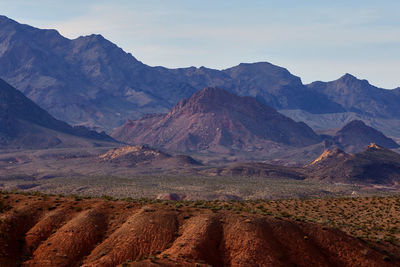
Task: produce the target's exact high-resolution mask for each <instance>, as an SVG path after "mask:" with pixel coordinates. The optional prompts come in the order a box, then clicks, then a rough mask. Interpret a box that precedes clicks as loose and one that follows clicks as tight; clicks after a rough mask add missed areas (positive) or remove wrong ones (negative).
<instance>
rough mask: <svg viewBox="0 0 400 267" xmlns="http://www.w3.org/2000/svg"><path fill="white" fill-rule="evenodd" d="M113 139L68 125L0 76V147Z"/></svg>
mask: <svg viewBox="0 0 400 267" xmlns="http://www.w3.org/2000/svg"><path fill="white" fill-rule="evenodd" d="M101 142H114V140H113V139H112V138H111V137H109V136H108V135H106V134H105V133H97V132H94V131H90V130H88V129H86V128H85V127H71V126H70V125H68V124H67V123H65V122H62V121H59V120H57V119H55V118H54V117H52V116H51V115H50V114H49V113H47V112H46V111H45V110H43V109H42V108H40V107H39V106H38V105H36V104H35V103H34V102H32V101H31V100H30V99H28V98H27V97H25V96H24V95H23V94H22V93H21V92H19V91H18V90H16V89H15V88H13V87H12V86H10V85H9V84H7V83H6V82H5V81H3V80H1V79H0V147H12V148H19V147H23V148H48V147H66V146H87V145H90V146H93V145H100V143H101Z"/></svg>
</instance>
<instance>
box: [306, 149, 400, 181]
mask: <svg viewBox="0 0 400 267" xmlns="http://www.w3.org/2000/svg"><path fill="white" fill-rule="evenodd" d="M306 170H307V171H308V172H309V175H310V177H313V178H314V179H320V180H331V181H335V182H345V183H373V184H392V185H393V184H394V185H398V184H399V183H400V176H399V174H400V155H399V154H398V153H396V152H393V151H391V150H389V149H386V148H383V147H381V146H378V145H376V144H370V145H369V146H368V147H367V148H366V149H365V150H364V151H362V152H360V153H357V154H354V155H349V154H346V153H345V152H343V151H340V150H338V149H334V150H327V151H325V152H324V153H323V154H322V155H321V156H320V157H319V158H318V159H316V160H315V161H314V162H312V163H311V164H309V165H308V166H306Z"/></svg>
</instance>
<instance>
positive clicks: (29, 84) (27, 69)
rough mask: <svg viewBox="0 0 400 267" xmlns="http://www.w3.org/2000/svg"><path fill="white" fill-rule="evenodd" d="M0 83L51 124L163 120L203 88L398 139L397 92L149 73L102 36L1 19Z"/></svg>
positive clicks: (313, 121) (267, 73)
mask: <svg viewBox="0 0 400 267" xmlns="http://www.w3.org/2000/svg"><path fill="white" fill-rule="evenodd" d="M0 77H1V78H3V79H4V80H5V81H7V82H8V83H10V84H11V85H13V86H14V87H15V88H18V89H19V90H21V91H22V92H23V93H24V94H25V95H26V96H27V97H29V98H30V99H32V100H33V101H34V102H36V103H37V104H38V105H39V106H41V107H42V108H44V109H45V110H47V111H48V112H49V113H50V114H52V115H53V116H54V117H56V118H57V119H61V120H64V121H66V122H68V123H70V124H72V125H86V126H89V127H92V128H97V129H102V130H107V131H111V130H112V129H113V128H115V127H118V126H120V125H122V124H123V123H124V122H125V121H126V120H127V119H137V118H140V117H142V116H143V115H146V114H152V113H166V112H168V110H169V109H170V108H172V107H173V106H174V105H176V103H178V102H179V101H181V100H182V99H184V98H188V97H190V96H191V95H192V94H193V93H195V92H197V91H199V90H201V89H202V88H204V87H219V88H222V89H225V90H228V91H230V92H233V93H235V94H237V95H240V96H252V97H255V98H257V99H258V100H259V101H260V102H262V103H264V104H266V105H268V106H271V107H272V108H274V109H276V110H278V111H279V112H281V113H283V114H285V115H286V116H289V117H291V118H292V119H294V120H296V121H304V122H305V123H307V124H309V125H310V126H311V127H312V128H314V129H317V130H319V129H329V128H340V127H342V126H343V125H344V124H346V123H347V122H350V121H351V120H354V119H361V120H363V121H365V122H366V123H367V124H368V125H370V126H373V127H375V128H377V129H379V130H380V131H383V132H384V133H385V134H388V135H391V136H397V137H399V136H400V111H399V110H400V109H399V105H398V103H400V93H399V91H400V89H396V90H386V89H381V88H377V87H375V86H372V85H370V84H369V83H368V82H367V81H365V80H359V79H357V78H355V77H354V76H351V75H349V74H346V75H344V76H343V77H341V78H340V79H338V80H336V81H332V82H314V83H311V84H309V85H305V84H303V83H302V82H301V79H300V78H299V77H297V76H295V75H293V74H291V73H290V72H289V71H287V70H286V69H284V68H281V67H278V66H275V65H272V64H270V63H267V62H260V63H253V64H239V65H238V66H235V67H232V68H228V69H225V70H215V69H209V68H205V67H200V68H196V67H189V68H180V69H168V68H164V67H151V66H148V65H146V64H144V63H142V62H140V61H138V60H137V59H136V58H134V57H133V56H132V55H131V54H129V53H126V52H124V51H123V50H122V49H121V48H119V47H118V46H116V45H115V44H113V43H111V42H110V41H108V40H106V39H105V38H104V37H102V36H101V35H90V36H84V37H79V38H76V39H73V40H71V39H67V38H65V37H63V36H61V35H60V34H59V33H58V32H57V31H56V30H42V29H37V28H34V27H31V26H29V25H23V24H19V23H17V22H15V21H13V20H11V19H9V18H7V17H5V16H0Z"/></svg>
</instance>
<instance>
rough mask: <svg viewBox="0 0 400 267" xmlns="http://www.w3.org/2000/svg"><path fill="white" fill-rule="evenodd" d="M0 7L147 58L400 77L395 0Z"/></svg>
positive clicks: (47, 2)
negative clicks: (96, 35) (267, 64)
mask: <svg viewBox="0 0 400 267" xmlns="http://www.w3.org/2000/svg"><path fill="white" fill-rule="evenodd" d="M0 14H3V15H6V16H8V17H10V18H12V19H15V20H17V21H19V22H21V23H26V24H30V25H33V26H35V27H39V28H55V29H57V30H58V31H59V32H60V33H61V34H63V35H64V36H66V37H68V38H76V37H78V36H80V35H88V34H91V33H100V34H102V35H103V36H105V37H106V38H107V39H109V40H110V41H112V42H114V43H116V44H117V45H118V46H120V47H122V48H123V49H124V50H125V51H127V52H131V53H132V54H133V55H134V56H135V57H136V58H137V59H139V60H141V61H142V62H144V63H146V64H148V65H152V66H155V65H161V66H166V67H172V68H175V67H187V66H197V67H200V66H206V67H211V68H217V69H223V68H227V67H231V66H234V65H237V64H239V63H241V62H257V61H268V62H271V63H273V64H276V65H279V66H283V67H285V68H287V69H289V71H291V72H292V73H293V74H295V75H298V76H300V77H301V78H302V80H303V82H304V83H309V82H311V81H314V80H323V81H328V80H335V79H337V78H338V77H340V76H341V75H343V74H344V73H346V72H348V73H352V74H353V75H355V76H357V77H359V78H362V79H368V80H369V81H370V82H371V83H372V84H374V85H377V86H380V87H384V88H395V87H398V86H400V71H399V70H400V16H399V15H398V14H400V1H398V0H396V1H395V0H393V1H391V0H387V1H385V0H382V1H370V0H363V1H358V0H355V1H351V0H347V1H342V0H336V1H328V0H318V1H315V0H293V1H288V0H281V1H268V0H264V1H261V0H248V1H238V0H230V1H225V0H224V1H221V0H220V1H217V0H214V1H209V0H201V1H200V0H197V1H194V0H186V1H176V0H172V1H169V0H158V1H156V0H146V1H135V0H131V1H128V0H126V1H125V0H114V1H103V0H97V1H91V0H80V1H76V0H70V1H54V0H52V1H51V0H35V1H32V0H29V1H28V0H0Z"/></svg>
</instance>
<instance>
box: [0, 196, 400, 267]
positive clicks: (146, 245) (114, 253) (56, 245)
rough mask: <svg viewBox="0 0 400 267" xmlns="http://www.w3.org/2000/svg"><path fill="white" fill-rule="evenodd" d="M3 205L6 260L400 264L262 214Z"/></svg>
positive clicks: (66, 201) (89, 203) (93, 202)
mask: <svg viewBox="0 0 400 267" xmlns="http://www.w3.org/2000/svg"><path fill="white" fill-rule="evenodd" d="M2 203H3V204H4V205H3V206H2V214H1V219H2V221H1V225H0V229H1V233H2V235H1V236H0V266H18V265H19V264H21V263H22V266H60V267H61V266H85V267H89V266H208V265H212V266H398V264H400V262H398V261H397V260H396V259H395V258H394V257H391V258H390V257H388V256H386V255H385V254H384V253H383V252H380V250H377V249H374V248H372V247H370V246H368V245H367V243H366V242H364V241H361V240H359V239H356V238H353V237H350V236H348V235H346V234H345V233H343V232H341V231H339V230H337V229H333V228H327V227H323V226H322V225H318V224H314V223H309V222H304V221H294V220H290V219H283V218H277V217H272V216H264V215H260V214H249V213H241V214H238V213H236V212H234V211H231V210H219V209H214V210H212V209H202V208H196V207H194V206H193V207H189V206H182V205H181V204H179V203H174V202H160V203H153V204H145V203H144V202H140V201H110V200H107V199H81V198H79V197H75V199H73V198H57V197H54V196H25V195H8V197H7V198H5V199H3V202H2ZM141 203H142V204H141ZM7 207H8V208H7ZM50 229H51V230H50Z"/></svg>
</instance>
